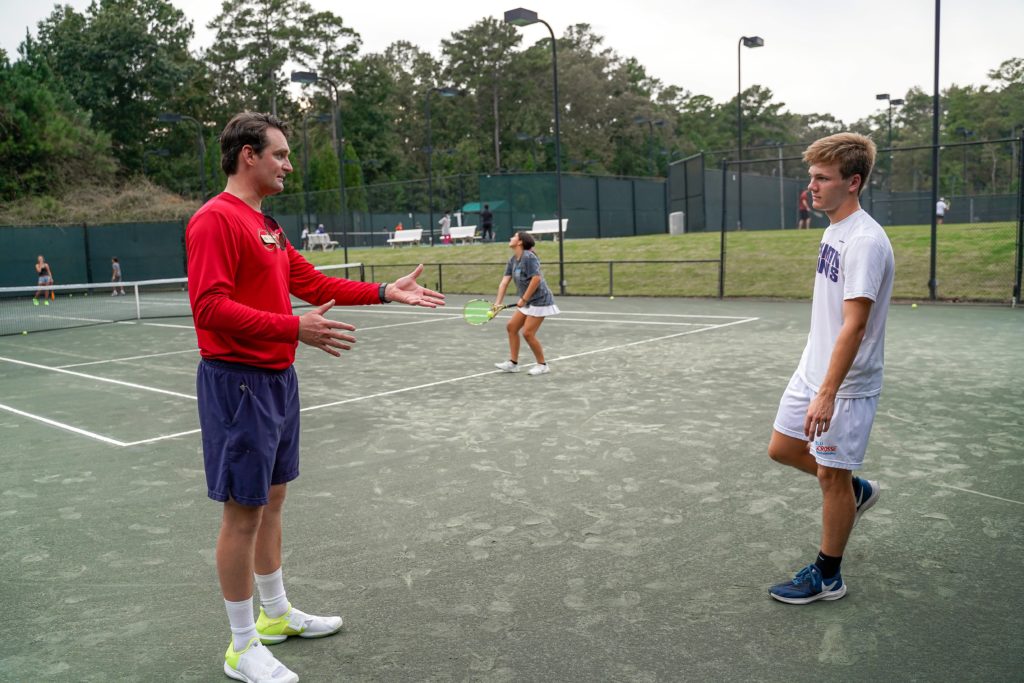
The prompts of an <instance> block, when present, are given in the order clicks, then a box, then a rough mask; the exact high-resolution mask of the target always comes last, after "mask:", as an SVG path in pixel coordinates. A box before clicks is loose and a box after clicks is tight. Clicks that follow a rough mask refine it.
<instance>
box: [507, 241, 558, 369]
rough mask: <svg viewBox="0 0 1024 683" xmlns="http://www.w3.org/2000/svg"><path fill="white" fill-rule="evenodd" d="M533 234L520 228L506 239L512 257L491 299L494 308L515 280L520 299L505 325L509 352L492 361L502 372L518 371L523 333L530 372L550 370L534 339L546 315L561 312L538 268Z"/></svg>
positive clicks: (539, 346) (537, 342)
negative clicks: (530, 356)
mask: <svg viewBox="0 0 1024 683" xmlns="http://www.w3.org/2000/svg"><path fill="white" fill-rule="evenodd" d="M534 243H535V242H534V239H533V235H531V234H530V233H528V232H525V231H519V232H517V233H515V234H514V235H512V238H511V239H510V240H509V241H508V247H509V249H511V250H512V257H511V258H509V260H508V264H507V265H506V266H505V275H504V277H502V278H501V284H499V285H498V295H497V296H496V297H495V298H494V306H495V308H497V307H499V306H501V304H502V302H503V301H504V300H505V290H506V289H508V285H509V283H510V282H512V281H513V280H515V283H516V295H517V296H518V297H519V300H518V301H517V302H516V312H515V313H513V314H512V319H511V320H509V321H508V326H507V327H506V328H505V329H506V331H507V332H508V353H509V359H508V360H506V361H503V362H501V363H495V364H494V367H496V368H498V369H499V370H501V371H502V372H519V334H520V332H521V333H522V335H523V339H525V340H526V344H527V345H528V346H529V347H530V350H531V351H533V357H534V358H536V359H537V364H536V365H535V366H533V367H532V368H530V371H529V373H528V374H530V375H546V374H547V373H548V372H550V370H549V369H548V364H547V362H546V361H545V360H544V348H543V347H542V346H541V344H540V340H539V339H537V330H539V329H540V326H541V324H542V323H543V322H544V318H545V317H547V316H549V315H558V313H559V312H560V311H559V310H558V306H556V305H555V298H554V296H553V295H552V294H551V290H550V289H549V288H548V285H547V283H546V282H545V281H544V275H543V274H542V273H541V270H540V258H538V257H537V255H536V254H535V253H533V251H532V250H533V246H534Z"/></svg>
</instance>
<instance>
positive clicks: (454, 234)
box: [448, 225, 480, 244]
mask: <svg viewBox="0 0 1024 683" xmlns="http://www.w3.org/2000/svg"><path fill="white" fill-rule="evenodd" d="M448 234H449V236H450V237H451V238H452V242H456V243H458V242H460V241H462V242H465V243H466V244H473V240H478V239H480V238H479V237H477V235H476V226H475V225H458V226H454V225H453V226H452V227H450V228H448Z"/></svg>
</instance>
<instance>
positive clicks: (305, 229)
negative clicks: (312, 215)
mask: <svg viewBox="0 0 1024 683" xmlns="http://www.w3.org/2000/svg"><path fill="white" fill-rule="evenodd" d="M299 239H301V240H302V245H301V246H302V251H306V250H307V249H309V226H308V225H303V226H302V234H301V235H299Z"/></svg>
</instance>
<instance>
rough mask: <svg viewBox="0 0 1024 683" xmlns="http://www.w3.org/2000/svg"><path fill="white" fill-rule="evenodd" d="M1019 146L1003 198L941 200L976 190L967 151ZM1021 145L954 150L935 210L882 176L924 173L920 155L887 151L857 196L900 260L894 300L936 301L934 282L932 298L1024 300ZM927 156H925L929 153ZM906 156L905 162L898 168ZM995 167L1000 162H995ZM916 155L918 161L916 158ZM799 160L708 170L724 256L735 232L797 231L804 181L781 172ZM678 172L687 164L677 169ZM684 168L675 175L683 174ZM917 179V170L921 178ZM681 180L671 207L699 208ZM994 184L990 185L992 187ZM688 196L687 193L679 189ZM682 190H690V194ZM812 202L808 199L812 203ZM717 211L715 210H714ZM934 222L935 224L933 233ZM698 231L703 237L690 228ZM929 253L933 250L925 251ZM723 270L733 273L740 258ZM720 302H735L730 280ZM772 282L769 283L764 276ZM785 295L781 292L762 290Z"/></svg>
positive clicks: (713, 220) (927, 195) (926, 194)
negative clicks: (1023, 291)
mask: <svg viewBox="0 0 1024 683" xmlns="http://www.w3.org/2000/svg"><path fill="white" fill-rule="evenodd" d="M1007 144H1011V145H1014V146H1015V147H1016V151H1015V153H1014V159H1015V160H1016V161H1017V163H1018V167H1017V169H1016V170H1015V171H1014V170H1013V169H1004V170H1008V171H1011V172H1010V173H1009V175H1008V177H1005V178H999V179H998V180H1000V181H1001V183H1002V185H1003V186H1004V187H1007V188H1008V189H1009V190H1011V191H1010V192H1007V193H1001V194H986V195H981V194H976V195H957V194H953V193H948V194H947V193H944V192H943V190H942V188H943V187H945V186H949V187H957V186H959V187H961V188H963V187H964V186H968V187H969V186H970V184H969V183H965V182H964V179H963V173H962V170H961V173H953V172H951V171H950V167H951V166H956V167H957V168H960V169H962V168H966V167H967V166H966V164H965V163H963V161H962V159H963V158H964V152H963V150H965V149H967V148H973V147H985V146H997V145H998V146H1005V145H1007ZM1021 146H1022V141H1021V140H1016V139H999V140H983V141H977V142H965V143H953V144H947V145H944V146H943V149H945V148H953V149H952V153H951V154H950V153H949V152H948V151H947V158H946V160H945V161H944V162H943V164H942V165H940V175H939V177H940V189H939V200H938V202H936V203H934V204H933V199H932V193H931V192H930V191H926V190H924V189H911V190H907V191H898V190H894V189H890V188H898V187H900V184H899V183H898V182H895V181H894V179H893V178H892V177H891V176H889V177H886V175H885V172H886V171H885V170H884V169H885V168H886V167H887V166H888V167H894V168H900V167H904V168H911V169H912V168H913V165H914V164H917V165H918V166H921V165H922V164H923V161H922V160H921V159H918V158H917V157H920V156H921V152H922V147H913V148H904V149H899V148H897V149H892V150H888V149H884V150H881V153H880V155H879V159H880V161H879V163H880V164H883V166H882V169H883V170H882V171H881V172H880V173H879V174H878V175H877V176H874V174H873V176H874V177H872V179H871V180H870V182H869V185H868V187H867V188H866V189H865V191H864V193H863V194H862V195H861V206H862V207H863V208H864V209H865V210H866V211H868V212H869V213H870V214H871V215H872V216H873V217H874V218H875V219H876V220H878V221H879V222H880V223H881V224H882V225H883V226H884V227H885V228H886V231H887V232H888V234H889V237H890V240H891V241H892V243H893V249H894V251H895V253H896V262H897V276H896V286H895V290H894V293H893V295H894V296H895V297H897V298H913V299H924V298H930V297H932V296H933V293H932V291H931V288H930V287H929V283H930V282H932V281H933V280H934V283H935V291H934V298H936V299H940V300H946V301H994V302H995V301H998V302H1013V303H1016V302H1017V301H1019V300H1020V286H1021V261H1022V247H1024V245H1022V242H1024V239H1022V234H1024V187H1022V183H1021V180H1020V178H1021V175H1022V173H1024V171H1022V167H1024V156H1022V155H1021V154H1020V152H1019V150H1020V148H1021ZM923 149H925V151H928V150H930V149H931V147H930V146H925V147H924V148H923ZM901 155H906V156H907V160H905V161H901ZM990 156H992V158H995V159H997V160H998V157H997V156H995V155H990ZM910 157H914V160H911V159H910ZM799 159H800V157H782V156H781V155H779V156H776V157H775V158H764V159H752V160H744V161H743V162H734V161H728V160H724V161H723V162H722V164H721V167H720V169H718V171H717V172H715V171H712V170H710V169H708V170H706V171H705V182H704V193H705V196H704V197H703V199H704V202H705V205H706V206H707V207H708V212H707V213H708V216H707V218H708V220H707V221H706V224H705V227H704V229H705V230H706V231H711V230H715V229H717V230H720V231H722V250H723V253H724V252H725V251H726V250H727V241H728V240H727V239H726V237H725V235H726V233H728V232H730V231H735V230H740V229H742V230H751V229H753V230H766V229H767V230H771V229H778V228H779V226H780V225H781V226H783V227H788V226H787V221H789V222H790V225H793V226H795V225H796V224H797V222H798V220H799V218H800V214H799V208H800V195H801V192H803V190H804V189H805V188H806V184H807V182H806V180H804V179H796V178H785V177H783V175H782V174H781V171H782V169H783V168H784V167H783V163H784V162H793V161H796V160H799ZM680 166H682V164H680ZM740 169H742V172H743V176H742V182H743V207H742V225H740V210H739V209H740V207H739V205H738V195H739V193H738V183H739V182H740ZM682 172H683V171H682V169H680V171H678V172H677V173H682ZM919 173H920V171H918V174H919ZM681 185H682V184H681V182H680V181H678V180H676V181H673V179H672V178H670V183H669V187H670V188H671V189H672V190H673V192H674V194H673V195H672V196H671V197H670V199H669V201H670V205H673V203H676V204H678V203H682V202H684V201H685V202H686V203H688V204H692V203H694V202H695V201H697V200H696V199H695V198H693V197H685V196H683V195H682V193H681V192H680V190H679V188H680V186H681ZM988 185H989V186H991V183H989V184H988ZM683 187H684V188H685V185H683ZM684 191H685V190H684ZM808 202H810V199H809V198H808ZM716 209H717V210H716ZM933 217H934V219H935V222H936V229H935V230H934V232H933V231H932V229H931V225H932V220H933ZM827 225H828V219H827V217H826V216H825V215H824V214H823V213H821V212H819V211H814V210H813V208H811V210H810V227H812V228H824V227H827ZM694 229H697V228H696V226H694ZM922 245H926V246H927V249H922V248H921V247H922ZM727 263H728V264H729V267H730V270H734V269H735V264H734V259H733V258H729V259H728V261H727ZM772 265H773V264H771V263H765V262H763V261H762V262H759V261H758V259H756V258H754V259H752V260H751V261H750V263H747V264H745V265H744V266H743V267H742V268H741V271H742V272H743V273H744V276H748V277H749V276H751V274H752V271H751V269H754V273H753V274H754V277H756V270H757V269H758V268H762V269H763V268H771V267H772ZM725 279H726V284H725V287H724V290H723V295H728V294H729V286H728V275H727V276H726V278H725ZM766 279H768V278H766ZM763 294H765V295H768V296H772V295H778V296H784V295H785V294H784V293H782V292H778V293H775V292H764V293H763Z"/></svg>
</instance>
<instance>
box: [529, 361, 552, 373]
mask: <svg viewBox="0 0 1024 683" xmlns="http://www.w3.org/2000/svg"><path fill="white" fill-rule="evenodd" d="M549 372H551V371H550V370H548V364H547V363H538V364H537V365H534V366H533V367H532V368H530V370H529V372H527V373H526V374H528V375H546V374H548V373H549Z"/></svg>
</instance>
